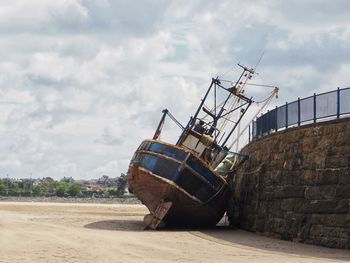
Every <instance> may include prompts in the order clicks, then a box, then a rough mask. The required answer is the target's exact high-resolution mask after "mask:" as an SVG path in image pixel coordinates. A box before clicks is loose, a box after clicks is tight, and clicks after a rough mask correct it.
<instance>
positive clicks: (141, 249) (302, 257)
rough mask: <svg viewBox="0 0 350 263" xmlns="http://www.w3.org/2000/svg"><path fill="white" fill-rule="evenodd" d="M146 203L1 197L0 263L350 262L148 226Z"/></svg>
mask: <svg viewBox="0 0 350 263" xmlns="http://www.w3.org/2000/svg"><path fill="white" fill-rule="evenodd" d="M145 214H147V209H146V208H145V207H144V206H142V205H127V204H74V203H69V204H66V203H21V202H0V262H1V263H5V262H6V263H7V262H259V263H264V262H282V261H283V262H284V263H288V262H350V251H345V250H336V249H329V248H323V247H316V246H312V245H305V244H298V243H292V242H288V241H281V240H276V239H271V238H267V237H262V236H259V235H255V234H252V233H248V232H245V231H242V230H230V229H228V228H227V227H217V228H214V229H206V230H195V229H192V230H191V229H187V230H185V229H161V230H160V231H150V230H144V225H143V222H142V219H143V216H144V215H145Z"/></svg>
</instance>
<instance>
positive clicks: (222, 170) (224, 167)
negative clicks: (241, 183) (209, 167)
mask: <svg viewBox="0 0 350 263" xmlns="http://www.w3.org/2000/svg"><path fill="white" fill-rule="evenodd" d="M234 161H235V156H229V157H226V158H225V160H224V161H223V162H222V164H221V165H220V166H219V167H218V168H217V170H216V171H217V172H218V173H219V174H220V175H223V176H225V175H226V173H227V172H228V171H229V170H230V169H231V167H232V164H233V163H234Z"/></svg>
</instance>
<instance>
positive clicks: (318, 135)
mask: <svg viewBox="0 0 350 263" xmlns="http://www.w3.org/2000/svg"><path fill="white" fill-rule="evenodd" d="M242 153H244V154H248V155H249V156H250V160H248V161H247V162H246V163H245V164H244V166H243V167H242V168H241V169H240V170H239V172H238V173H237V174H236V176H235V178H234V181H233V187H234V196H233V198H232V200H231V202H230V209H229V218H230V223H231V224H233V225H236V226H238V227H241V228H243V229H246V230H249V231H254V232H259V233H262V234H264V235H268V236H274V237H278V238H281V239H284V240H292V241H298V242H304V243H310V244H315V245H322V246H328V247H336V248H344V249H350V214H349V211H350V118H347V119H340V120H336V121H329V122H322V123H316V124H311V125H307V126H302V127H297V128H291V129H288V130H284V131H280V132H276V133H272V134H270V135H267V136H265V137H263V138H262V139H259V140H257V141H255V142H253V143H251V144H249V145H247V146H246V147H245V148H244V149H243V150H242Z"/></svg>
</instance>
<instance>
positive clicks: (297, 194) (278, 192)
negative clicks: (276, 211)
mask: <svg viewBox="0 0 350 263" xmlns="http://www.w3.org/2000/svg"><path fill="white" fill-rule="evenodd" d="M304 192H305V186H290V185H288V186H284V187H278V188H276V189H275V191H274V197H275V198H303V197H304Z"/></svg>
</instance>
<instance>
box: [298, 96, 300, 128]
mask: <svg viewBox="0 0 350 263" xmlns="http://www.w3.org/2000/svg"><path fill="white" fill-rule="evenodd" d="M298 126H300V98H299V97H298Z"/></svg>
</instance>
